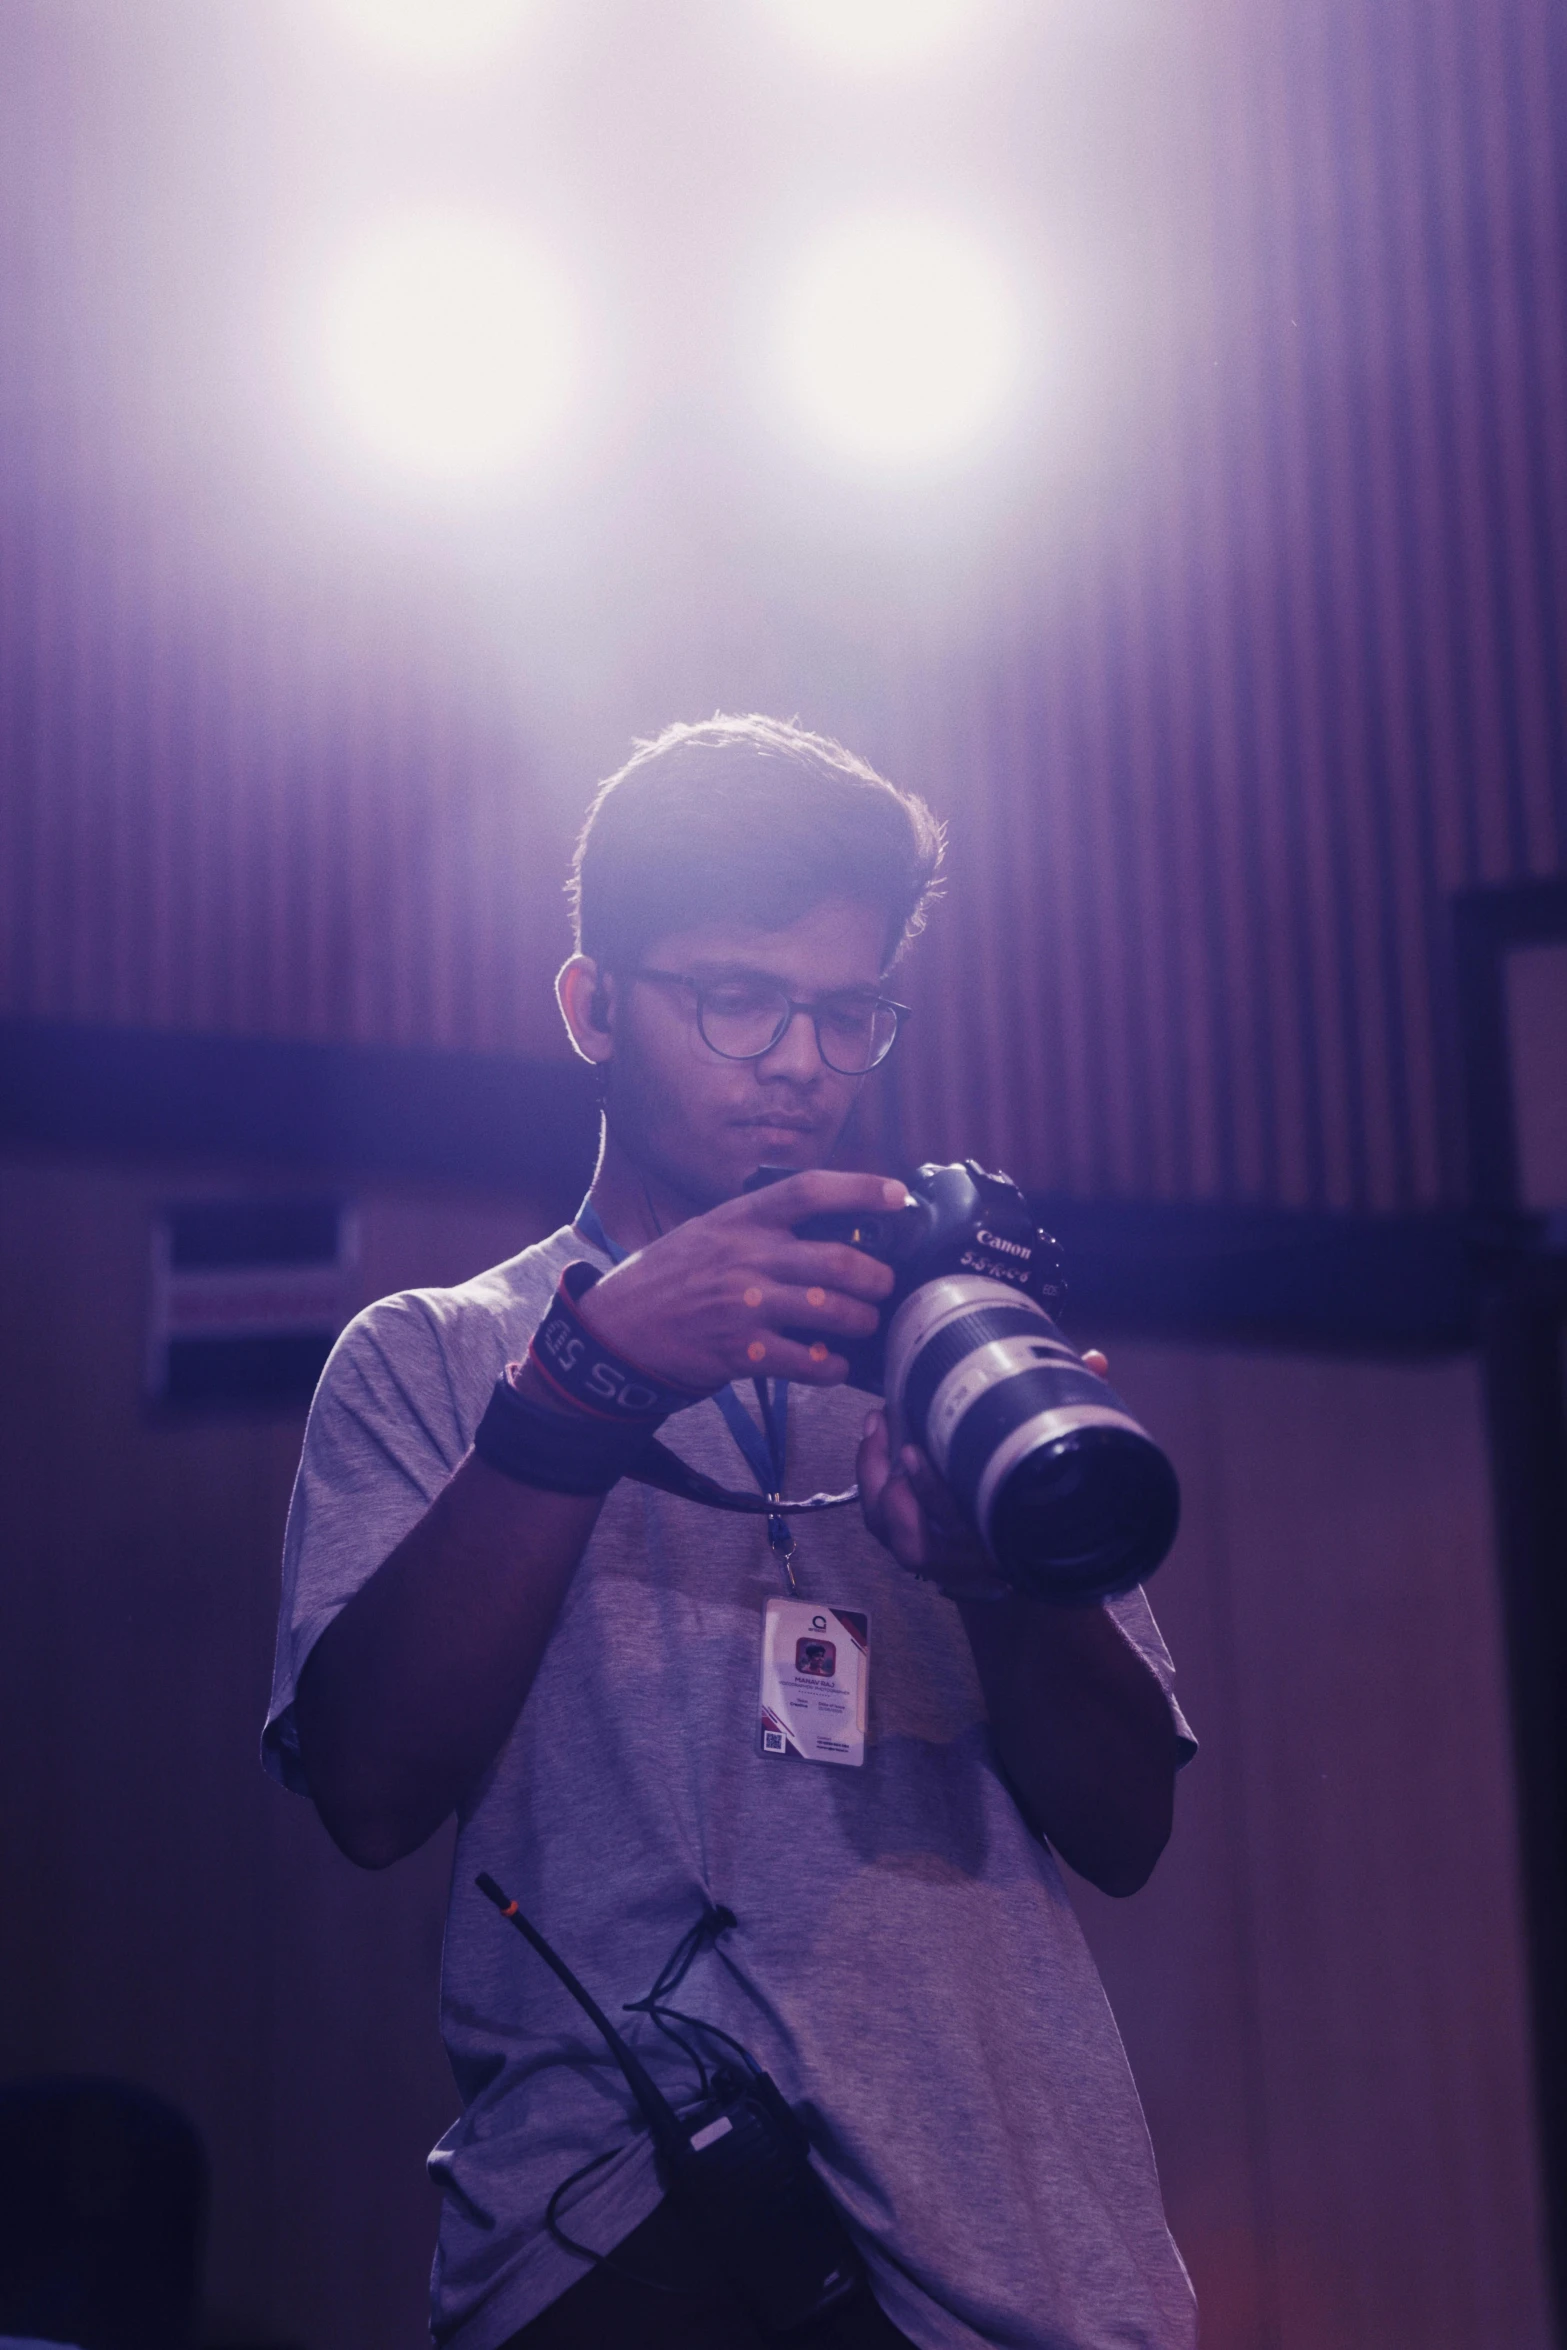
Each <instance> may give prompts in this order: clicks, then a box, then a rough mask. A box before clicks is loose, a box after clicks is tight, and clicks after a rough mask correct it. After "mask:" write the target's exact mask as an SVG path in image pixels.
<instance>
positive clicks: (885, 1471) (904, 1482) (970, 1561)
mask: <svg viewBox="0 0 1567 2350" xmlns="http://www.w3.org/2000/svg"><path fill="white" fill-rule="evenodd" d="M1083 1367H1084V1369H1085V1370H1088V1371H1093V1372H1094V1373H1096V1375H1097V1376H1098V1377H1099V1378H1101V1379H1103V1378H1105V1377H1107V1376H1108V1374H1109V1370H1110V1366H1109V1364H1108V1363H1107V1362H1106V1360H1105V1358H1104V1356H1103V1355H1102V1354H1098V1353H1089V1354H1085V1355H1084V1357H1083ZM855 1473H856V1475H857V1476H858V1479H859V1486H860V1507H861V1509H862V1510H863V1511H864V1513H865V1523H866V1525H867V1527H868V1528H869V1530H870V1532H871V1533H872V1534H874V1535H875V1537H876V1539H877V1541H878V1542H879V1543H881V1544H882V1545H883V1547H884V1548H885V1549H887V1550H890V1551H891V1553H892V1555H893V1557H894V1558H895V1559H896V1560H897V1562H898V1564H899V1566H900V1567H907V1568H908V1570H909V1572H910V1574H911V1575H925V1576H928V1577H929V1578H930V1579H931V1580H932V1581H933V1582H936V1583H941V1584H943V1585H948V1586H957V1587H959V1588H963V1587H972V1588H985V1587H988V1586H991V1585H994V1584H995V1582H996V1571H995V1569H994V1567H993V1566H992V1565H991V1563H990V1560H989V1559H988V1558H987V1557H986V1555H985V1546H984V1544H983V1543H982V1542H981V1541H980V1539H979V1536H978V1535H977V1534H976V1533H975V1531H974V1529H973V1527H972V1526H970V1525H969V1524H968V1523H967V1522H966V1520H965V1519H963V1518H962V1517H961V1516H960V1515H959V1513H958V1510H957V1506H956V1504H955V1503H954V1501H953V1499H952V1496H951V1494H950V1493H949V1492H948V1490H947V1488H946V1486H945V1484H944V1483H943V1481H942V1480H941V1478H940V1477H938V1476H937V1474H936V1472H935V1470H934V1469H933V1468H932V1467H931V1465H930V1462H929V1461H928V1460H927V1459H926V1457H925V1455H924V1454H923V1453H922V1452H921V1451H920V1450H919V1447H918V1446H917V1445H913V1444H906V1445H904V1447H903V1449H902V1451H901V1452H900V1453H899V1455H898V1457H897V1459H896V1460H894V1459H893V1457H892V1444H891V1440H890V1438H889V1436H888V1433H887V1415H886V1413H885V1412H884V1411H875V1412H872V1413H871V1414H870V1415H869V1417H868V1418H867V1420H866V1422H865V1431H864V1434H863V1436H862V1437H861V1440H860V1450H859V1455H858V1458H857V1460H856V1462H855Z"/></svg>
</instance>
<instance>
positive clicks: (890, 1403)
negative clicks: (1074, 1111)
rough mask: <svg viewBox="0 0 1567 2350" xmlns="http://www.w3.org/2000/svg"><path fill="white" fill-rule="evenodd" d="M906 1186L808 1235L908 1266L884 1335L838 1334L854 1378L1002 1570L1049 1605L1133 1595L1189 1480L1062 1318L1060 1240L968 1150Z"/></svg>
mask: <svg viewBox="0 0 1567 2350" xmlns="http://www.w3.org/2000/svg"><path fill="white" fill-rule="evenodd" d="M782 1172H783V1170H781V1169H775V1168H771V1167H763V1168H760V1169H758V1171H757V1173H756V1174H755V1175H754V1176H753V1177H752V1178H751V1181H750V1183H748V1184H747V1186H746V1188H747V1190H753V1189H755V1188H757V1187H758V1186H759V1185H761V1184H764V1183H771V1182H776V1181H777V1180H778V1179H779V1176H780V1174H781V1173H782ZM908 1189H909V1191H910V1193H911V1195H912V1198H911V1203H910V1205H909V1206H908V1207H906V1208H894V1209H887V1210H884V1211H875V1210H873V1211H870V1212H869V1213H865V1214H857V1215H838V1214H831V1215H820V1216H807V1217H806V1218H804V1219H803V1221H802V1222H800V1223H799V1224H797V1225H796V1226H795V1228H794V1229H795V1231H796V1233H797V1234H798V1236H799V1237H800V1238H801V1239H802V1240H836V1241H842V1242H846V1243H847V1244H848V1245H849V1246H850V1247H851V1248H859V1249H863V1250H864V1251H865V1252H866V1254H867V1255H868V1256H873V1257H878V1258H879V1259H880V1260H881V1262H882V1263H883V1264H885V1265H890V1266H891V1268H892V1270H893V1273H894V1274H895V1276H896V1282H895V1286H894V1288H893V1291H892V1295H891V1296H890V1297H889V1298H888V1300H887V1302H886V1304H885V1305H884V1307H883V1308H882V1312H881V1318H880V1321H879V1323H878V1326H877V1328H876V1331H875V1332H874V1334H873V1335H872V1336H871V1337H870V1338H867V1339H863V1340H860V1341H858V1342H849V1343H847V1344H846V1343H845V1342H844V1341H843V1340H842V1339H839V1338H836V1337H835V1338H834V1339H833V1341H832V1343H833V1345H834V1347H835V1348H836V1349H837V1350H838V1351H839V1352H840V1353H842V1354H844V1355H845V1356H846V1357H847V1359H848V1364H849V1378H850V1381H851V1383H852V1384H853V1385H854V1386H856V1387H864V1388H867V1389H869V1390H870V1391H871V1392H872V1393H873V1394H880V1395H884V1396H885V1397H886V1401H887V1412H888V1420H889V1424H890V1428H891V1433H892V1438H893V1441H894V1443H895V1444H903V1443H913V1444H916V1445H918V1446H919V1447H920V1449H921V1450H922V1451H923V1452H924V1453H925V1455H926V1456H927V1458H928V1459H929V1460H930V1462H931V1464H932V1466H933V1467H934V1468H935V1469H936V1471H937V1473H938V1474H939V1475H940V1476H941V1477H942V1478H943V1479H944V1480H945V1482H946V1484H947V1487H948V1489H949V1491H950V1492H951V1494H952V1496H953V1499H954V1500H955V1501H956V1503H957V1506H958V1508H959V1509H960V1511H961V1512H962V1513H963V1515H964V1517H965V1518H966V1519H967V1520H968V1522H969V1524H970V1525H971V1526H972V1527H973V1528H974V1530H975V1531H976V1533H977V1534H978V1535H979V1537H980V1540H981V1541H982V1543H983V1544H984V1547H985V1550H986V1552H987V1554H988V1556H989V1559H990V1561H991V1564H992V1565H993V1566H994V1568H995V1570H996V1572H997V1574H998V1575H1000V1576H1001V1577H1002V1579H1003V1580H1004V1581H1006V1582H1008V1583H1012V1584H1014V1585H1015V1586H1016V1587H1017V1588H1018V1589H1019V1590H1020V1591H1023V1592H1026V1593H1027V1594H1028V1595H1029V1596H1030V1597H1032V1598H1036V1599H1053V1600H1098V1599H1102V1598H1105V1597H1106V1596H1109V1595H1112V1594H1114V1593H1116V1592H1121V1591H1127V1590H1130V1588H1131V1587H1132V1585H1133V1584H1135V1583H1140V1582H1141V1581H1142V1580H1143V1579H1144V1578H1145V1577H1146V1576H1148V1575H1150V1574H1152V1573H1153V1571H1154V1569H1155V1568H1156V1567H1157V1566H1159V1565H1160V1564H1161V1562H1162V1561H1163V1560H1164V1558H1165V1557H1166V1556H1167V1554H1168V1552H1169V1550H1170V1546H1171V1544H1172V1543H1173V1542H1174V1540H1175V1534H1176V1528H1177V1526H1178V1524H1179V1521H1180V1487H1179V1485H1178V1484H1177V1482H1176V1477H1175V1471H1174V1470H1173V1469H1172V1468H1171V1466H1170V1463H1169V1461H1168V1460H1167V1459H1166V1457H1165V1455H1164V1454H1163V1453H1162V1452H1161V1451H1160V1449H1159V1447H1158V1446H1157V1445H1156V1444H1155V1443H1154V1441H1153V1439H1152V1437H1151V1436H1149V1434H1148V1433H1147V1431H1146V1429H1144V1428H1142V1427H1141V1426H1140V1425H1139V1424H1138V1422H1137V1421H1136V1420H1135V1419H1134V1418H1133V1416H1132V1414H1131V1413H1130V1412H1129V1411H1128V1410H1127V1407H1126V1405H1125V1404H1124V1403H1123V1402H1122V1400H1121V1398H1120V1396H1118V1395H1117V1394H1116V1392H1115V1390H1114V1388H1112V1387H1111V1386H1110V1385H1109V1383H1108V1381H1106V1380H1104V1379H1101V1378H1099V1377H1098V1376H1097V1375H1096V1374H1095V1373H1094V1372H1092V1371H1090V1370H1089V1369H1088V1368H1087V1367H1086V1365H1085V1364H1084V1362H1083V1360H1082V1357H1081V1356H1080V1355H1079V1354H1078V1352H1077V1350H1076V1349H1075V1347H1073V1345H1072V1344H1071V1342H1070V1340H1069V1339H1068V1338H1067V1337H1066V1336H1065V1334H1064V1333H1063V1332H1062V1330H1061V1329H1060V1328H1059V1326H1058V1325H1057V1323H1056V1321H1055V1313H1056V1311H1057V1309H1058V1308H1059V1306H1060V1304H1061V1301H1062V1299H1063V1298H1064V1296H1065V1294H1066V1283H1065V1279H1064V1277H1063V1274H1062V1269H1061V1254H1060V1251H1059V1249H1058V1248H1057V1247H1056V1244H1055V1242H1054V1240H1053V1239H1052V1238H1051V1236H1050V1234H1049V1233H1048V1232H1044V1231H1042V1230H1041V1229H1040V1227H1039V1225H1038V1224H1037V1223H1036V1222H1035V1220H1034V1218H1033V1216H1032V1214H1031V1213H1030V1211H1029V1206H1028V1202H1027V1200H1026V1199H1025V1198H1024V1196H1023V1194H1022V1192H1021V1191H1020V1190H1019V1189H1018V1187H1017V1185H1016V1184H1015V1183H1013V1182H1012V1181H1011V1180H1010V1178H1009V1177H1007V1176H1005V1175H998V1174H991V1173H989V1172H987V1170H986V1169H985V1168H983V1167H981V1166H978V1165H977V1164H976V1163H975V1162H974V1160H972V1159H965V1160H963V1161H962V1162H961V1163H960V1164H958V1165H955V1166H948V1167H937V1166H924V1167H920V1168H918V1169H917V1170H916V1172H915V1173H914V1175H913V1176H912V1177H911V1178H910V1179H909V1184H908ZM801 1335H802V1336H808V1337H815V1336H817V1335H819V1334H818V1333H816V1332H806V1333H801Z"/></svg>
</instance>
